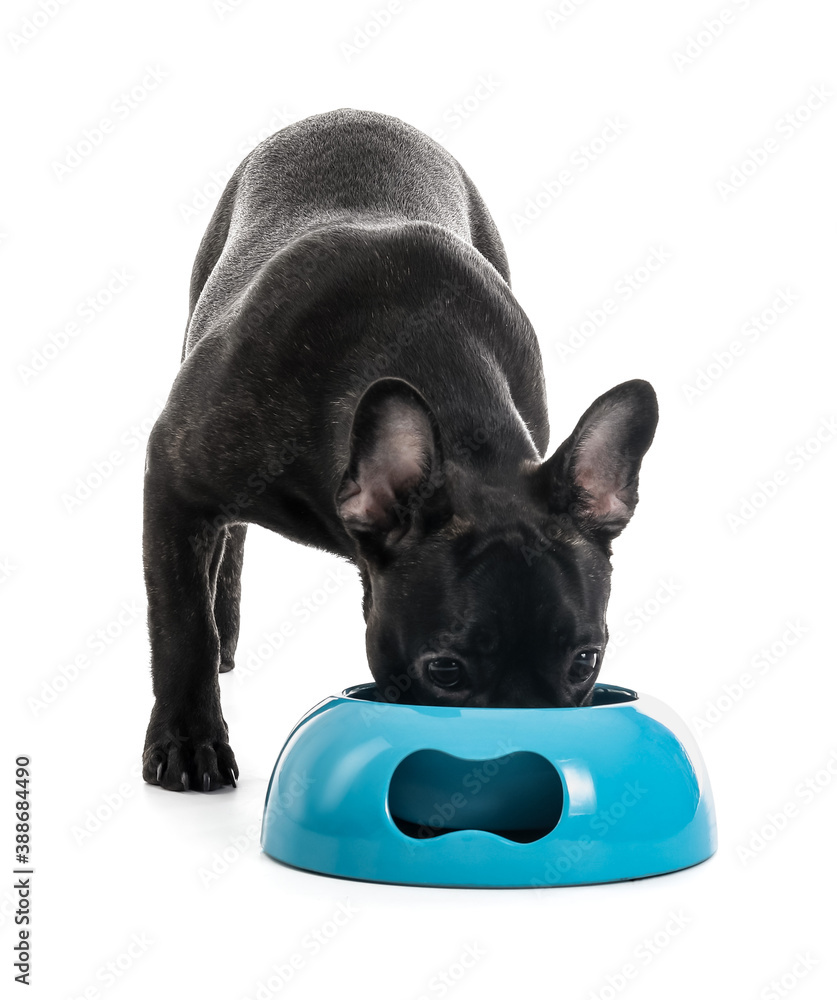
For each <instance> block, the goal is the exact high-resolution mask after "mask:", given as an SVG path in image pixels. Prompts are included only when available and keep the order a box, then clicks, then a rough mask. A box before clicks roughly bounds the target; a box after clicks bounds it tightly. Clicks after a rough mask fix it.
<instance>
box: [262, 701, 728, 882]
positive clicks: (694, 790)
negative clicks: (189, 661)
mask: <svg viewBox="0 0 837 1000" xmlns="http://www.w3.org/2000/svg"><path fill="white" fill-rule="evenodd" d="M262 847H263V848H264V850H265V852H266V853H267V854H269V855H270V856H271V857H273V858H276V859H277V860H279V861H282V862H284V863H285V864H288V865H293V866H294V867H296V868H302V869H306V870H308V871H312V872H319V873H322V874H326V875H337V876H342V877H345V878H353V879H362V880H368V881H372V882H393V883H400V884H405V885H435V886H472V887H477V886H483V887H488V886H495V887H497V886H506V887H511V886H516V887H541V886H552V885H585V884H589V883H593V882H613V881H618V880H621V879H634V878H644V877H645V876H648V875H660V874H663V873H664V872H672V871H677V870H679V869H681V868H688V867H690V866H691V865H695V864H698V863H699V862H701V861H705V860H706V859H707V858H708V857H710V856H711V855H712V854H714V853H715V849H716V847H717V836H716V829H715V812H714V806H713V802H712V791H711V789H710V786H709V779H708V777H707V774H706V769H705V766H704V763H703V759H702V757H701V755H700V751H699V750H698V748H697V745H696V744H695V741H694V739H693V738H692V735H691V733H690V732H689V730H688V728H687V726H686V724H685V723H684V722H683V720H682V719H680V718H679V717H678V716H677V715H675V714H674V712H672V711H671V709H669V708H668V707H667V706H666V705H664V704H663V703H662V702H660V701H658V700H657V699H655V698H650V697H648V696H647V695H640V694H637V693H636V692H635V691H630V690H628V689H627V688H622V687H616V686H614V685H605V684H597V685H596V688H595V692H594V697H593V704H592V705H590V706H588V707H584V708H448V707H439V706H429V707H428V706H418V705H403V704H396V703H390V702H386V701H383V700H379V696H378V693H377V689H376V688H375V685H374V684H360V685H357V686H356V687H352V688H348V689H347V690H346V691H344V692H343V693H342V694H341V695H339V696H337V697H332V698H327V699H326V700H325V701H323V702H321V703H320V704H319V705H317V706H316V707H315V708H313V709H312V710H311V711H310V712H309V713H308V714H307V715H306V716H304V718H303V719H302V720H301V721H300V722H299V723H298V724H297V725H296V726H295V728H294V729H293V731H292V732H291V734H290V736H289V737H288V740H287V742H286V743H285V746H284V747H283V748H282V752H281V753H280V755H279V759H278V760H277V762H276V766H275V768H274V770H273V774H272V776H271V779H270V784H269V785H268V790H267V799H266V802H265V814H264V822H263V824H262Z"/></svg>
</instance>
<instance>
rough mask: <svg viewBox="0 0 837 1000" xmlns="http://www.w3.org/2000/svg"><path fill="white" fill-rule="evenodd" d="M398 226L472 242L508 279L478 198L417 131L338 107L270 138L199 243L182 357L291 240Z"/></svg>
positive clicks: (233, 184) (234, 181)
mask: <svg viewBox="0 0 837 1000" xmlns="http://www.w3.org/2000/svg"><path fill="white" fill-rule="evenodd" d="M408 222H425V223H429V224H431V225H434V226H439V227H442V228H443V229H445V230H447V231H448V232H450V233H452V234H454V235H455V236H457V237H459V238H460V239H462V240H463V241H465V242H466V243H470V244H472V245H473V246H474V247H475V248H476V249H477V250H478V251H479V252H480V253H481V254H482V255H483V256H484V257H485V258H486V259H487V260H488V261H489V262H490V263H491V264H492V265H493V266H494V267H495V268H496V269H497V271H498V272H499V273H500V275H501V276H502V277H503V279H504V280H505V281H506V282H508V281H509V273H508V264H507V260H506V255H505V251H504V250H503V246H502V243H501V241H500V237H499V234H498V232H497V229H496V227H495V225H494V223H493V221H492V219H491V216H490V215H489V213H488V210H487V209H486V207H485V205H484V203H483V201H482V198H481V197H480V195H479V193H478V192H477V190H476V188H475V187H474V185H473V183H472V182H471V180H470V179H469V178H468V176H467V175H466V174H465V172H464V171H463V169H462V168H461V167H460V165H459V164H458V163H457V161H456V160H455V159H454V158H453V157H452V156H451V155H450V154H449V153H448V152H447V151H446V150H445V149H443V148H442V147H441V146H440V145H439V144H438V143H436V142H434V141H433V140H432V139H430V138H428V136H426V135H424V134H423V133H422V132H420V131H419V130H418V129H416V128H413V127H412V126H411V125H408V124H407V123H406V122H402V121H401V120H400V119H398V118H392V117H390V116H389V115H382V114H378V113H376V112H371V111H355V110H353V109H350V108H343V109H340V110H337V111H330V112H328V113H326V114H321V115H315V116H313V117H311V118H306V119H304V120H303V121H301V122H297V123H296V124H294V125H291V126H288V127H287V128H284V129H283V130H282V131H281V132H277V133H276V134H275V135H273V136H271V137H270V138H268V139H266V140H265V141H264V142H262V143H261V144H260V145H258V146H257V147H256V148H255V149H254V150H253V151H252V152H251V153H250V154H249V155H248V156H247V157H246V158H245V159H244V160H243V161H242V163H241V164H240V166H239V167H238V169H237V170H236V172H235V173H234V174H233V176H232V178H231V179H230V181H229V184H228V185H227V188H226V190H225V191H224V193H223V195H222V197H221V200H220V202H219V204H218V207H217V208H216V210H215V213H214V215H213V217H212V220H211V222H210V224H209V227H208V228H207V231H206V233H205V235H204V238H203V240H202V242H201V245H200V249H199V251H198V255H197V258H196V261H195V266H194V269H193V272H192V283H191V288H190V302H189V311H190V316H189V326H188V329H187V336H186V343H185V344H184V355H185V354H186V353H188V350H189V349H190V348H191V346H193V345H194V343H195V342H196V341H197V340H199V339H200V337H201V336H202V335H203V333H205V332H206V330H207V329H208V328H209V327H210V326H211V325H212V320H213V318H214V317H215V316H216V315H218V313H219V311H220V310H221V308H222V307H223V308H228V307H229V303H230V301H231V298H234V297H235V296H236V295H238V294H240V293H241V292H243V291H244V290H245V289H246V288H247V287H248V286H249V285H250V284H251V283H252V280H253V276H254V274H256V273H257V272H258V271H259V270H260V268H262V267H263V265H265V264H266V263H267V262H269V261H270V260H272V259H273V258H274V257H275V255H276V254H277V253H278V252H280V251H281V250H282V249H283V248H285V247H287V246H288V245H289V244H292V243H293V242H294V241H295V240H298V239H299V238H300V237H303V236H305V235H306V234H309V233H312V232H314V231H317V230H327V229H328V228H329V227H337V226H344V225H347V224H348V225H352V226H355V227H369V228H378V227H381V226H385V225H392V224H396V225H397V224H398V223H408ZM219 261H220V265H219ZM216 265H219V266H216Z"/></svg>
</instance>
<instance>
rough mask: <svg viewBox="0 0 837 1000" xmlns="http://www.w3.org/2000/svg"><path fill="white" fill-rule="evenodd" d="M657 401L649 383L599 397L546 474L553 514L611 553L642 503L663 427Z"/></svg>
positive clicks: (628, 384)
mask: <svg viewBox="0 0 837 1000" xmlns="http://www.w3.org/2000/svg"><path fill="white" fill-rule="evenodd" d="M657 417H658V410H657V397H656V395H655V394H654V390H653V389H652V388H651V386H650V385H649V383H648V382H644V381H642V380H641V379H634V380H633V381H631V382H623V383H622V384H621V385H617V386H616V387H615V388H613V389H611V390H610V391H609V392H606V393H605V394H604V395H603V396H599V398H598V399H597V400H596V402H595V403H593V405H592V406H591V407H590V409H589V410H587V412H586V413H585V414H584V416H583V417H582V418H581V420H579V422H578V424H577V426H576V428H575V430H574V431H573V432H572V434H571V435H570V436H569V437H568V438H567V440H566V441H565V442H564V443H563V444H562V445H561V447H560V448H559V449H558V450H557V451H556V452H555V454H554V455H553V456H552V458H550V459H549V460H548V461H547V462H545V463H544V464H543V466H541V474H542V475H544V474H545V475H546V476H547V477H548V484H547V489H548V492H549V498H550V509H551V511H552V512H553V513H558V514H569V515H570V516H571V517H572V519H573V521H574V522H575V523H576V524H577V525H578V527H579V528H580V529H581V530H582V531H583V532H584V533H585V534H587V535H589V536H590V537H592V538H594V539H596V540H597V541H599V542H602V543H603V544H604V545H605V547H606V548H608V549H609V546H610V540H611V539H612V538H615V537H616V536H617V535H618V534H619V533H620V532H621V531H622V529H623V528H624V527H625V525H626V524H627V523H628V521H630V519H631V516H632V514H633V512H634V508H635V507H636V504H637V499H638V495H637V483H638V477H639V467H640V463H641V462H642V457H643V455H645V453H646V451H648V448H649V446H650V444H651V442H652V441H653V439H654V431H655V430H656V428H657Z"/></svg>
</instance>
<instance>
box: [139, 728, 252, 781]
mask: <svg viewBox="0 0 837 1000" xmlns="http://www.w3.org/2000/svg"><path fill="white" fill-rule="evenodd" d="M142 776H143V778H144V780H145V781H147V782H148V783H149V784H151V785H160V787H161V788H166V789H168V790H169V791H172V792H188V791H190V790H191V791H195V792H212V791H215V789H216V788H223V787H224V786H225V785H232V786H233V788H235V780H236V778H237V777H238V764H236V762H235V755H234V754H233V752H232V749H231V747H230V745H229V743H227V738H226V734H218V733H216V734H215V735H210V736H194V735H187V734H181V733H177V732H173V731H167V732H165V733H162V734H160V735H158V736H156V737H149V739H148V740H147V741H146V745H145V751H144V753H143V755H142Z"/></svg>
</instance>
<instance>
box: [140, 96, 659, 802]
mask: <svg viewBox="0 0 837 1000" xmlns="http://www.w3.org/2000/svg"><path fill="white" fill-rule="evenodd" d="M657 416H658V413H657V401H656V396H655V394H654V391H653V389H652V388H651V386H650V385H649V384H648V383H647V382H645V381H642V380H634V381H629V382H625V383H623V384H621V385H618V386H616V387H615V388H613V389H611V390H610V391H609V392H606V393H605V394H604V395H602V396H601V397H599V398H598V399H597V400H596V401H595V402H594V403H593V404H592V406H590V408H589V409H588V410H587V412H586V413H584V415H583V416H582V417H581V419H580V420H579V422H578V424H577V426H576V427H575V429H574V430H573V432H572V433H571V434H570V435H569V437H568V438H567V439H566V440H565V441H564V443H563V444H562V445H561V446H560V447H559V448H558V449H557V451H555V453H554V454H553V455H552V456H551V457H550V458H549V459H548V460H546V461H544V459H543V456H544V453H545V451H546V448H547V445H548V440H549V422H548V418H547V408H546V396H545V390H544V377H543V370H542V364H541V356H540V351H539V347H538V341H537V338H536V335H535V331H534V329H533V328H532V325H531V323H530V322H529V320H528V319H527V317H526V315H525V313H524V312H523V309H522V308H521V306H520V305H519V304H518V302H517V301H516V299H515V297H514V296H513V295H512V292H511V287H510V278H509V267H508V261H507V259H506V254H505V251H504V249H503V245H502V243H501V240H500V236H499V234H498V231H497V227H496V226H495V224H494V222H493V220H492V218H491V216H490V215H489V212H488V210H487V208H486V206H485V204H484V203H483V201H482V199H481V197H480V195H479V193H478V192H477V190H476V188H475V186H474V184H473V183H472V181H471V180H470V178H469V177H468V176H467V175H466V173H465V171H464V170H463V169H462V167H461V166H460V165H459V163H458V162H457V161H456V160H455V159H454V158H453V157H452V156H451V155H450V154H449V153H447V152H446V151H445V150H444V149H443V148H442V147H441V146H439V145H438V144H437V143H435V142H434V141H432V140H431V139H429V138H428V137H427V136H425V135H424V134H422V133H421V132H420V131H418V130H417V129H415V128H413V127H412V126H410V125H408V124H405V123H404V122H402V121H400V120H398V119H397V118H393V117H389V116H387V115H383V114H378V113H373V112H368V111H356V110H352V109H341V110H337V111H333V112H329V113H326V114H321V115H315V116H313V117H311V118H307V119H305V120H304V121H300V122H297V123H295V124H293V125H290V126H288V127H287V128H284V129H282V130H281V131H280V132H278V133H276V134H275V135H273V136H272V137H270V138H268V139H266V140H265V141H264V142H262V143H261V144H260V145H259V146H257V147H256V148H255V149H253V150H252V152H250V153H249V155H248V156H247V157H246V158H245V159H244V161H243V162H242V163H241V165H240V166H239V167H238V169H237V170H236V171H235V173H234V174H233V176H232V177H231V179H230V181H229V183H228V184H227V186H226V188H225V190H224V192H223V194H222V195H221V198H220V201H219V203H218V206H217V208H216V210H215V212H214V214H213V216H212V219H211V221H210V223H209V226H208V228H207V230H206V233H205V234H204V236H203V239H202V241H201V244H200V247H199V250H198V254H197V258H196V260H195V264H194V268H193V271H192V277H191V286H190V300H189V320H188V324H187V328H186V335H185V340H184V345H183V354H182V364H181V367H180V369H179V372H178V375H177V378H176V379H175V382H174V385H173V387H172V390H171V393H170V395H169V397H168V400H167V402H166V404H165V407H164V409H163V411H162V412H161V414H160V416H159V418H158V420H157V422H156V424H155V425H154V427H153V429H152V432H151V435H150V437H149V441H148V447H147V455H146V469H145V482H144V515H143V517H144V526H143V563H144V573H145V580H146V589H147V593H148V628H149V638H150V643H151V660H152V662H151V670H152V680H153V690H154V696H155V702H154V706H153V710H152V713H151V719H150V722H149V726H148V731H147V735H146V744H145V751H144V755H143V777H144V778H145V780H146V781H148V782H150V783H152V784H157V785H160V786H162V787H163V788H166V789H170V790H174V791H182V790H188V789H190V788H191V789H195V790H201V791H205V792H208V791H211V790H214V789H217V788H221V787H223V786H225V785H234V784H235V779H236V778H237V777H238V767H237V765H236V762H235V757H234V755H233V752H232V750H231V748H230V745H229V742H228V728H227V725H226V722H225V720H224V717H223V713H222V710H221V700H220V688H219V682H218V674H219V672H224V671H227V670H231V669H232V668H233V666H234V656H235V648H236V642H237V639H238V631H239V601H240V593H241V589H240V580H241V569H242V554H243V548H244V541H245V535H246V531H247V525H248V524H251V523H252V524H259V525H261V526H263V527H265V528H269V529H271V530H273V531H278V532H280V533H281V534H283V535H285V536H286V537H288V538H291V539H294V540H296V541H298V542H301V543H302V544H304V545H311V546H315V547H317V548H320V549H324V550H326V551H328V552H332V553H334V554H335V555H337V556H341V557H343V558H344V559H347V560H349V561H351V562H352V563H354V565H355V566H356V567H357V569H358V570H359V574H360V579H361V581H362V585H363V614H364V618H365V622H366V653H367V659H368V662H369V667H370V670H371V673H372V676H373V678H374V680H375V682H376V685H377V690H378V692H380V697H382V698H384V699H386V700H399V701H403V702H408V703H412V704H419V705H420V704H425V705H428V704H439V705H450V706H493V707H513V706H531V707H537V706H557V707H560V706H577V705H585V704H589V702H590V699H591V697H592V693H593V685H594V683H595V680H596V677H597V675H598V672H599V670H600V668H601V662H602V656H603V654H604V650H605V646H606V644H607V626H606V623H605V611H606V608H607V602H608V597H609V593H610V574H611V566H610V554H611V541H612V539H613V538H614V537H615V536H617V535H618V534H619V533H620V532H621V531H622V529H623V528H624V527H625V525H626V524H627V523H628V521H629V519H630V518H631V515H632V514H633V511H634V508H635V506H636V503H637V480H638V473H639V468H640V463H641V461H642V458H643V456H644V455H645V453H646V451H647V449H648V447H649V445H650V444H651V441H652V439H653V437H654V432H655V429H656V425H657Z"/></svg>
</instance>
